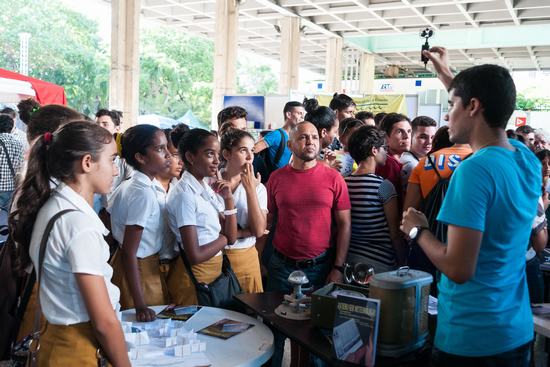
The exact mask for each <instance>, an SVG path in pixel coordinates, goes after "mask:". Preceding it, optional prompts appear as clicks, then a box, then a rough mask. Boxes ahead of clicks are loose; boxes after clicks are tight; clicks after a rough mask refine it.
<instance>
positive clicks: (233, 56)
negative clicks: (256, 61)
mask: <svg viewBox="0 0 550 367" xmlns="http://www.w3.org/2000/svg"><path fill="white" fill-rule="evenodd" d="M238 32H239V10H238V3H237V0H216V39H215V41H214V91H213V95H212V123H211V128H212V129H214V130H216V129H217V128H218V122H217V120H216V117H217V115H218V112H219V111H220V110H221V109H222V106H223V96H224V95H227V94H234V93H235V91H236V84H237V78H236V73H237V36H238Z"/></svg>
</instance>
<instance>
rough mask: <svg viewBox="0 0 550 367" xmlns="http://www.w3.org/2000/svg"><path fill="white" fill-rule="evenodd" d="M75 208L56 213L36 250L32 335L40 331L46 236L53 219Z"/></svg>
mask: <svg viewBox="0 0 550 367" xmlns="http://www.w3.org/2000/svg"><path fill="white" fill-rule="evenodd" d="M75 211H77V210H76V209H65V210H62V211H60V212H58V213H56V214H55V215H54V216H53V217H52V218H51V219H50V221H49V222H48V224H47V225H46V229H44V234H43V235H42V240H41V241H40V249H39V252H38V269H35V274H36V280H37V281H38V287H37V292H36V293H37V297H36V311H35V315H34V326H33V331H32V334H33V335H37V334H38V333H39V332H40V314H41V313H42V306H40V285H41V284H42V270H43V268H44V257H45V256H44V255H45V254H46V244H47V243H48V238H49V237H50V232H51V231H52V229H53V225H54V224H55V221H56V220H57V219H59V217H61V216H62V215H63V214H67V213H69V212H75Z"/></svg>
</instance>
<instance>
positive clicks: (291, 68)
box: [279, 17, 300, 95]
mask: <svg viewBox="0 0 550 367" xmlns="http://www.w3.org/2000/svg"><path fill="white" fill-rule="evenodd" d="M299 75H300V18H298V17H284V18H282V19H281V75H280V78H279V93H280V94H283V95H290V91H291V90H293V89H294V90H296V89H298V85H299Z"/></svg>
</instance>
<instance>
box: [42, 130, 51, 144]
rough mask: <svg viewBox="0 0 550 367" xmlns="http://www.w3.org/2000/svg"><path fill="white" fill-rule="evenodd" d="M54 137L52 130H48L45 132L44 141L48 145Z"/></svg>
mask: <svg viewBox="0 0 550 367" xmlns="http://www.w3.org/2000/svg"><path fill="white" fill-rule="evenodd" d="M52 138H53V134H52V133H50V132H47V133H45V134H44V143H46V145H50V143H51V142H52Z"/></svg>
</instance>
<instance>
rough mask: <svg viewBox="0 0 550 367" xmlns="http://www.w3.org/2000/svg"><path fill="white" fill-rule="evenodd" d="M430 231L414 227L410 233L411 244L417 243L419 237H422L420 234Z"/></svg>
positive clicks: (423, 227)
mask: <svg viewBox="0 0 550 367" xmlns="http://www.w3.org/2000/svg"><path fill="white" fill-rule="evenodd" d="M425 229H429V228H428V227H425V226H416V227H412V228H411V230H410V231H409V239H410V240H411V244H413V243H415V242H416V240H417V239H418V237H420V233H422V231H423V230H425Z"/></svg>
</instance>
